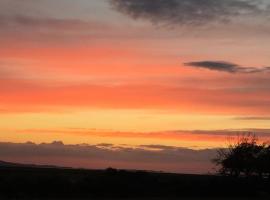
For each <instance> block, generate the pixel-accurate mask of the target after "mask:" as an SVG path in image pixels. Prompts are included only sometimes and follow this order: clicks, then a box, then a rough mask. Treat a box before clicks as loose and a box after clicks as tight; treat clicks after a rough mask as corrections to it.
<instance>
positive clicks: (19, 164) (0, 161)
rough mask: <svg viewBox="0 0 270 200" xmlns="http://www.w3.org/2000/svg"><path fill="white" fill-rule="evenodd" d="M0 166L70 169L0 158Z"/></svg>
mask: <svg viewBox="0 0 270 200" xmlns="http://www.w3.org/2000/svg"><path fill="white" fill-rule="evenodd" d="M0 167H22V168H58V169H70V168H68V167H59V166H55V165H35V164H21V163H13V162H6V161H2V160H0Z"/></svg>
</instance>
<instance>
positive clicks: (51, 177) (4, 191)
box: [0, 161, 270, 200]
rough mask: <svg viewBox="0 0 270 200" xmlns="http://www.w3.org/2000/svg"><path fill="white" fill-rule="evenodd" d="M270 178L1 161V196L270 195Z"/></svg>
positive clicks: (216, 198) (205, 196)
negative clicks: (63, 166) (83, 167)
mask: <svg viewBox="0 0 270 200" xmlns="http://www.w3.org/2000/svg"><path fill="white" fill-rule="evenodd" d="M269 189H270V182H269V180H268V179H261V178H258V177H250V178H233V177H223V176H214V175H187V174H172V173H162V172H149V171H136V170H134V171H131V170H116V169H112V168H108V169H107V170H86V169H72V168H61V167H54V166H37V165H22V164H15V163H8V162H2V161H0V199H204V198H205V199H209V198H211V199H212V198H213V199H215V200H219V199H242V198H243V199H247V198H254V199H269V197H270V192H269V191H270V190H269Z"/></svg>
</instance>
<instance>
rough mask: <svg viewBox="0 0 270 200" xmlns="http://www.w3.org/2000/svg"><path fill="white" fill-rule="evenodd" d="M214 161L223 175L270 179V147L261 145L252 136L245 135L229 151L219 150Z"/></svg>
mask: <svg viewBox="0 0 270 200" xmlns="http://www.w3.org/2000/svg"><path fill="white" fill-rule="evenodd" d="M213 161H214V162H215V163H216V164H217V165H218V166H219V167H220V170H219V172H220V173H221V174H223V175H230V176H235V177H239V176H245V177H250V176H258V177H260V178H268V179H270V145H269V144H266V143H262V144H261V143H259V142H258V139H257V137H256V136H255V135H252V134H248V135H243V136H241V137H240V138H239V139H238V141H237V142H236V143H235V144H232V145H230V146H229V148H228V149H221V150H219V151H218V157H217V158H216V159H214V160H213Z"/></svg>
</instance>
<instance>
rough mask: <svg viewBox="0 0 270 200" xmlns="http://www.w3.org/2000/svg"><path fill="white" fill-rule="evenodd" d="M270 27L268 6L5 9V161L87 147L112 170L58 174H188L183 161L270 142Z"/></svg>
mask: <svg viewBox="0 0 270 200" xmlns="http://www.w3.org/2000/svg"><path fill="white" fill-rule="evenodd" d="M269 20H270V3H269V1H268V0H253V1H250V0H215V1H213V0H76V1H74V0H23V1H22V0H0V27H1V28H0V36H1V37H0V44H1V45H0V83H1V84H0V142H1V144H0V149H2V150H3V149H6V148H7V147H6V145H7V146H9V149H14V151H13V150H10V151H11V152H8V151H7V152H6V154H5V152H4V153H3V152H2V153H0V159H2V158H3V159H5V160H10V161H14V160H18V159H19V158H20V160H19V161H20V162H36V163H43V164H46V163H48V162H49V160H50V159H49V158H51V156H52V155H51V154H50V153H48V152H47V151H46V152H47V153H44V154H46V158H42V159H43V160H42V159H41V158H40V159H37V156H38V155H39V154H38V153H37V155H35V156H36V157H35V156H33V155H29V152H28V151H27V152H28V153H27V152H26V153H25V154H23V155H21V154H19V153H18V152H20V151H19V150H18V149H25V148H26V147H25V146H24V145H26V146H27V148H28V147H29V145H30V146H31V148H35V149H43V148H45V147H44V146H42V145H45V146H46V145H47V146H46V148H49V149H50V150H51V149H53V148H55V146H57V147H58V148H60V150H61V148H67V149H68V150H66V152H69V151H71V152H72V151H73V149H76V152H77V151H78V152H86V154H87V155H88V153H89V152H88V151H90V150H89V149H88V150H87V151H86V150H82V149H81V148H84V147H85V146H82V145H81V144H85V145H86V144H87V145H89V146H88V147H89V148H94V150H95V151H94V152H92V151H91V153H89V154H90V155H96V157H98V156H97V155H101V157H103V158H104V159H103V160H102V161H100V160H99V161H96V162H95V163H94V161H93V160H91V163H89V162H88V163H87V159H86V157H87V156H86V155H85V154H84V156H82V157H80V159H79V161H78V160H77V161H76V163H77V164H74V163H75V161H74V160H72V159H71V160H69V161H67V160H65V159H62V160H60V161H59V159H58V160H57V159H55V161H57V162H53V163H56V164H59V165H61V164H62V165H70V166H79V167H92V166H94V167H104V166H105V165H111V166H116V167H118V166H120V167H127V168H135V167H138V168H145V169H156V170H158V169H160V170H167V171H181V170H182V171H188V169H190V168H188V167H186V168H181V167H180V168H177V166H179V163H178V161H177V162H176V163H174V162H173V160H174V157H173V155H174V154H176V155H178V154H177V153H176V152H180V151H181V155H182V153H183V152H182V151H184V150H185V151H191V154H192V155H193V154H194V153H202V154H203V153H205V154H207V155H212V154H213V152H210V154H208V153H209V152H204V151H205V149H211V148H219V147H225V146H226V145H227V144H228V140H229V138H230V137H232V136H233V135H237V134H239V133H243V132H249V131H251V132H255V133H256V134H257V135H258V136H260V137H261V138H263V139H264V140H268V138H269V139H270V59H269V58H270V37H269V36H270V23H269ZM53 141H61V142H53ZM26 142H32V143H26ZM41 143H43V144H41ZM45 143H46V144H45ZM29 148H30V147H29ZM31 148H30V149H31ZM115 149H117V150H115ZM58 150H59V149H58ZM58 150H57V152H58ZM60 150H59V152H61V151H60ZM92 150H93V149H92ZM105 150H106V151H108V152H103V151H105ZM100 151H102V153H100ZM115 151H119V152H120V153H122V154H123V152H124V153H126V152H127V151H131V152H130V155H131V157H132V155H134V158H135V159H138V160H140V159H141V161H142V163H145V161H146V160H147V159H146V158H147V155H148V154H149V158H150V157H151V159H154V160H150V161H149V165H140V166H137V165H135V164H134V163H133V162H131V161H129V160H128V159H126V158H127V157H129V156H127V155H125V156H122V157H121V156H120V157H121V158H119V159H118V160H111V159H112V157H114V156H115V155H114V153H115ZM137 151H139V153H138V152H137ZM209 151H211V150H209ZM16 152H17V153H16ZM38 152H43V150H39V151H38ZM87 152H88V153H87ZM97 152H98V153H97ZM142 152H144V153H142ZM145 152H146V153H145ZM172 152H173V155H172ZM140 153H142V154H143V155H145V154H146V156H145V158H144V159H142V158H141V157H140V156H139V154H140ZM71 154H72V153H71ZM152 154H154V156H153V155H152ZM160 154H162V155H160ZM163 154H166V155H165V156H164V155H163ZM72 155H73V156H74V157H76V158H77V159H78V156H75V155H77V154H74V152H73V154H72ZM104 155H106V156H104ZM187 155H189V154H188V153H187ZM39 156H40V155H39ZM57 156H58V157H61V158H63V157H66V156H67V155H62V154H59V155H58V154H57ZM162 156H163V157H162ZM170 156H172V157H170ZM94 157H95V156H94ZM105 157H106V158H105ZM123 157H125V158H123ZM137 157H140V158H137ZM153 157H154V158H153ZM156 157H159V159H156V160H155V158H156ZM168 157H169V158H168ZM187 157H188V159H189V160H188V164H187V165H186V166H191V164H192V162H193V161H194V160H192V159H191V157H192V156H187ZM199 157H200V156H199ZM202 157H203V156H202ZM179 158H180V157H179ZM163 159H165V160H166V159H167V160H170V161H171V162H172V163H170V164H169V165H167V166H164V165H163V163H162V162H163V161H164V160H163ZM204 159H205V157H204ZM52 160H53V159H51V161H52ZM183 160H185V158H183ZM200 161H201V160H199V161H198V160H196V162H198V163H200ZM179 162H181V159H180V160H179ZM203 162H206V161H205V160H204V161H203ZM78 163H80V164H78ZM93 163H94V164H93ZM97 163H98V164H97ZM115 163H118V164H115ZM119 163H120V164H119ZM123 163H125V164H123ZM155 163H159V165H156V164H155ZM154 165H155V166H158V167H156V168H153V166H154ZM196 170H197V171H199V170H198V169H192V170H190V171H192V172H193V171H196ZM203 170H204V171H205V170H206V168H204V169H203ZM203 170H201V171H203Z"/></svg>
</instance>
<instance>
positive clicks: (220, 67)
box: [185, 60, 270, 73]
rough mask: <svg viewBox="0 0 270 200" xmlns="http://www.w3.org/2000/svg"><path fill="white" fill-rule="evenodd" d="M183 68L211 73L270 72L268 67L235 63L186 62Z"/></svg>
mask: <svg viewBox="0 0 270 200" xmlns="http://www.w3.org/2000/svg"><path fill="white" fill-rule="evenodd" d="M185 66H190V67H195V68H203V69H208V70H212V71H220V72H227V73H263V72H267V73H268V72H270V67H261V68H257V67H243V66H240V65H238V64H235V63H231V62H226V61H209V60H207V61H198V62H188V63H185Z"/></svg>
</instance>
